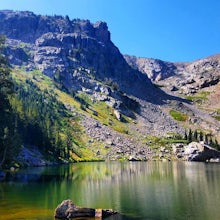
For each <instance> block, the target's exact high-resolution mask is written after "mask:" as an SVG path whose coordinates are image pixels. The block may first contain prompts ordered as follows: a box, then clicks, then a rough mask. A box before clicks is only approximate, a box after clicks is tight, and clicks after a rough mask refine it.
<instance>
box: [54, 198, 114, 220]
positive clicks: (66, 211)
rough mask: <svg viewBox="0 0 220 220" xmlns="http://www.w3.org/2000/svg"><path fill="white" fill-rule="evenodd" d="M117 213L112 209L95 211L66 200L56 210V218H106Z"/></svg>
mask: <svg viewBox="0 0 220 220" xmlns="http://www.w3.org/2000/svg"><path fill="white" fill-rule="evenodd" d="M116 213H117V212H115V211H113V210H111V209H94V208H83V207H79V206H76V205H75V204H74V203H73V201H72V200H70V199H68V200H64V201H63V202H62V203H61V204H59V205H58V206H57V208H56V209H55V213H54V217H55V218H58V219H72V218H78V217H96V218H105V217H107V216H110V215H114V214H116Z"/></svg>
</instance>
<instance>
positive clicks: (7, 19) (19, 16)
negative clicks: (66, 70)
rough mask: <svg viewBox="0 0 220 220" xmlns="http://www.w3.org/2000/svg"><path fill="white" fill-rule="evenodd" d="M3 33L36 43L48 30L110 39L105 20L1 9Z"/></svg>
mask: <svg viewBox="0 0 220 220" xmlns="http://www.w3.org/2000/svg"><path fill="white" fill-rule="evenodd" d="M0 25H1V33H3V34H5V35H6V36H7V37H9V38H12V39H17V40H21V41H23V42H26V43H34V42H35V40H36V39H37V38H39V37H40V36H42V35H43V34H46V33H48V32H52V33H57V34H68V33H79V34H82V35H86V36H88V37H93V38H98V39H99V41H103V42H107V41H110V33H109V31H108V27H107V24H106V23H105V22H97V23H95V24H92V23H91V22H90V21H89V20H80V19H73V20H70V19H69V17H68V16H65V17H63V16H57V15H55V16H43V15H35V14H34V13H33V12H29V11H11V10H3V11H0Z"/></svg>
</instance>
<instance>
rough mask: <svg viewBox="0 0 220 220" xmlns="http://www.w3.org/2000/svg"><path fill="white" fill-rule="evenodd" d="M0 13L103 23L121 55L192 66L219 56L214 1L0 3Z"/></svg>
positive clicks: (218, 7) (218, 5) (219, 21)
mask: <svg viewBox="0 0 220 220" xmlns="http://www.w3.org/2000/svg"><path fill="white" fill-rule="evenodd" d="M0 9H13V10H29V11H33V12H34V13H36V14H43V15H55V14H56V15H64V16H65V15H69V17H70V18H71V19H73V18H81V19H89V20H90V21H91V22H92V23H94V22H96V21H100V20H101V21H106V22H107V24H108V27H109V30H110V32H111V39H112V41H113V43H114V44H115V45H116V46H117V47H118V48H119V49H120V51H121V53H123V54H129V55H135V56H138V57H152V58H158V59H162V60H166V61H193V60H196V59H199V58H203V57H206V56H209V55H213V54H217V53H220V0H0Z"/></svg>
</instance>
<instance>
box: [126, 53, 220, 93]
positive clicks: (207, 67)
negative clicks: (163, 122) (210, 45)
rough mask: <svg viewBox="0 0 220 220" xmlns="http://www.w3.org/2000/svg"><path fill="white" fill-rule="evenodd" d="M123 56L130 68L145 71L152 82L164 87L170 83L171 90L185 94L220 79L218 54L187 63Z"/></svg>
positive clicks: (215, 83) (219, 58)
mask: <svg viewBox="0 0 220 220" xmlns="http://www.w3.org/2000/svg"><path fill="white" fill-rule="evenodd" d="M124 58H125V59H126V61H127V62H128V64H129V65H130V66H131V67H132V68H134V69H137V70H139V71H140V72H142V73H145V74H146V75H147V76H148V77H149V78H150V79H151V80H152V81H153V82H156V83H158V84H161V85H163V86H166V87H169V86H170V85H172V86H170V89H171V90H176V91H177V90H178V91H179V93H183V94H185V95H187V94H193V93H196V92H197V91H198V90H200V89H202V88H206V87H209V86H212V85H217V84H218V83H219V81H220V54H217V55H213V56H210V57H207V58H203V59H200V60H196V61H193V62H188V63H187V62H185V63H180V62H179V63H172V62H166V61H162V60H158V59H152V58H151V59H150V58H137V57H135V56H128V55H125V56H124ZM174 87H175V88H174Z"/></svg>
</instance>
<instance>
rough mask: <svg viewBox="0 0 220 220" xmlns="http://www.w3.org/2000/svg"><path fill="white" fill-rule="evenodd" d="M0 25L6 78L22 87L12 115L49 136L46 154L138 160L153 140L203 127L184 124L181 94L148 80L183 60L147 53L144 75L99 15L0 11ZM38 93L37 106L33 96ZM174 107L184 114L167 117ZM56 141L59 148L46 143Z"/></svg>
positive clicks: (148, 153) (190, 109)
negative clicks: (93, 18) (97, 18)
mask: <svg viewBox="0 0 220 220" xmlns="http://www.w3.org/2000/svg"><path fill="white" fill-rule="evenodd" d="M0 25H1V30H0V34H4V35H6V37H7V39H6V48H5V51H4V53H5V54H6V56H7V57H8V60H9V64H10V66H11V68H12V77H13V79H14V82H15V84H16V85H17V86H18V87H19V88H20V89H19V91H21V92H20V93H21V94H25V95H23V96H22V95H20V96H18V97H17V98H16V99H15V101H14V102H13V100H12V105H13V106H14V109H15V110H16V111H17V112H18V113H19V117H21V118H22V116H23V115H25V118H26V119H27V120H28V121H29V120H30V122H31V123H32V122H33V121H34V120H35V121H36V126H37V127H39V128H41V132H43V133H45V136H46V138H47V139H48V141H49V143H50V148H49V149H47V147H46V154H47V155H48V154H49V155H51V152H52V156H56V157H58V158H60V159H61V160H94V159H112V160H115V159H122V160H124V159H128V158H131V159H143V160H146V159H150V158H152V157H153V158H154V157H156V158H157V155H156V156H155V155H154V153H155V152H157V150H158V148H160V146H161V145H166V144H167V143H168V144H169V143H171V142H172V141H176V139H178V140H179V139H180V141H183V140H182V139H183V135H184V133H185V132H188V129H190V128H193V129H198V128H199V129H203V128H202V127H200V126H199V125H196V126H194V127H192V124H190V123H191V122H190V121H192V120H193V119H194V118H195V117H197V116H199V115H200V114H201V113H200V112H198V111H197V109H196V107H195V106H193V105H192V104H189V100H187V99H186V98H185V97H184V96H179V95H178V94H177V93H170V92H169V91H167V90H166V89H164V88H165V87H164V88H163V89H161V88H160V87H158V86H157V85H155V84H154V83H152V82H151V80H150V79H149V77H150V78H151V79H152V81H154V80H159V79H164V80H166V79H170V78H171V77H172V76H175V74H176V73H177V70H179V69H180V68H183V67H184V68H186V67H185V66H184V65H185V64H178V65H176V64H172V63H169V62H166V63H164V62H163V61H159V60H153V59H151V60H150V61H149V62H150V63H151V66H150V67H149V68H148V69H150V70H151V72H152V74H151V75H152V77H151V75H149V76H147V74H146V73H145V72H142V69H143V68H144V67H143V68H142V69H139V70H138V65H137V64H136V61H138V59H136V58H135V61H133V60H132V63H133V65H134V64H135V65H136V66H135V67H136V69H134V68H132V67H131V66H130V65H128V63H127V62H126V60H127V58H126V60H125V59H124V57H123V55H122V54H121V53H120V51H119V49H118V48H117V47H116V46H115V45H114V44H113V42H112V41H111V37H110V32H109V30H108V27H107V24H106V23H105V22H97V23H95V24H92V23H91V22H90V21H88V20H79V19H74V20H70V19H69V17H68V16H66V17H62V16H42V15H35V14H34V13H32V12H14V11H0ZM141 62H142V61H141ZM143 62H144V61H143ZM152 63H153V64H152ZM144 65H145V64H144ZM145 66H146V65H145ZM140 70H141V71H140ZM160 73H161V74H160ZM159 75H160V76H159ZM163 82H165V81H163ZM22 88H24V89H22ZM25 88H28V89H27V90H28V91H31V92H26V91H23V90H25ZM20 93H19V94H20ZM168 93H169V94H168ZM33 94H36V97H38V98H37V100H35V98H34V97H35V96H33ZM39 97H41V98H39ZM44 98H45V103H46V104H47V103H49V104H48V106H49V107H50V108H47V107H46V105H45V103H44V101H43V100H44ZM38 99H40V103H42V106H44V111H41V110H39V109H40V108H39V105H37V104H36V103H35V102H36V101H38ZM53 102H54V104H53ZM19 103H22V104H20V105H19ZM25 103H26V105H25ZM27 103H29V104H28V105H27ZM34 103H35V104H34ZM21 106H25V108H24V107H23V110H24V109H25V110H24V111H23V110H21V109H22V108H21ZM32 107H33V108H32ZM34 107H36V108H34ZM46 109H47V110H46ZM174 110H176V111H177V110H178V111H179V112H180V113H181V116H184V117H182V118H184V120H177V119H176V118H175V117H173V115H172V113H173V111H174ZM53 113H54V114H53ZM195 114H196V116H195ZM23 119H24V118H23ZM199 120H200V121H201V120H202V119H201V117H200V119H199ZM213 120H214V121H215V122H217V123H218V121H216V119H215V118H213ZM39 121H41V122H39ZM59 121H60V122H61V123H60V122H59ZM210 123H211V122H210ZM33 125H34V124H31V126H33ZM50 127H52V128H53V129H50ZM42 128H43V129H42ZM212 129H214V126H213V127H212ZM204 130H205V128H204ZM54 131H56V132H54ZM25 132H27V135H26V136H25V137H27V138H26V139H25V140H26V141H25V143H24V144H34V145H39V146H37V147H39V148H42V146H41V145H42V144H45V142H43V141H42V142H41V143H38V139H37V138H36V142H34V143H29V142H28V141H29V139H30V138H31V135H34V133H35V132H32V133H31V135H30V133H28V129H26V127H25ZM204 132H207V133H208V132H209V131H206V130H205V131H204ZM213 134H214V133H213ZM215 135H218V134H216V133H215ZM42 137H44V136H43V135H42ZM70 137H71V138H70ZM28 138H29V139H28ZM61 142H62V144H61V146H62V147H61V148H60V149H59V147H58V149H57V150H54V149H56V147H57V146H58V143H59V144H60V143H61ZM45 146H46V145H45ZM154 148H155V149H154ZM169 149H170V148H169ZM43 150H45V149H43Z"/></svg>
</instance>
